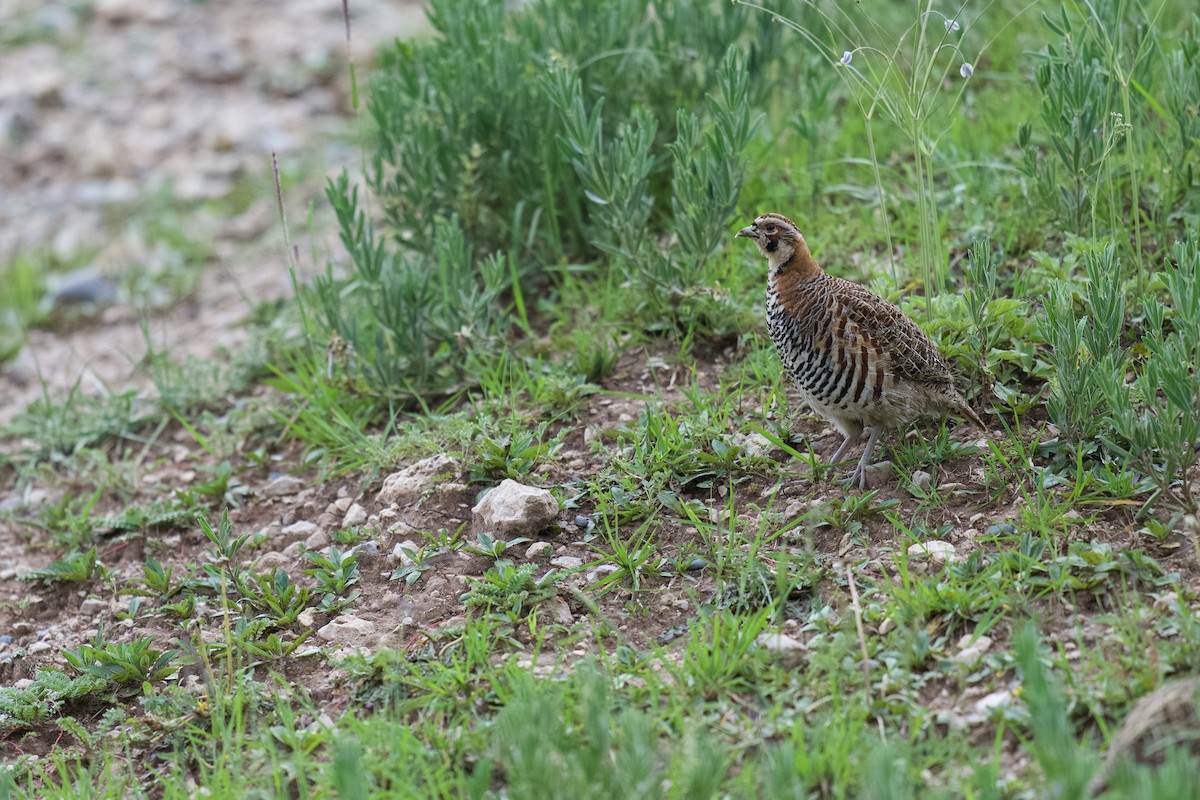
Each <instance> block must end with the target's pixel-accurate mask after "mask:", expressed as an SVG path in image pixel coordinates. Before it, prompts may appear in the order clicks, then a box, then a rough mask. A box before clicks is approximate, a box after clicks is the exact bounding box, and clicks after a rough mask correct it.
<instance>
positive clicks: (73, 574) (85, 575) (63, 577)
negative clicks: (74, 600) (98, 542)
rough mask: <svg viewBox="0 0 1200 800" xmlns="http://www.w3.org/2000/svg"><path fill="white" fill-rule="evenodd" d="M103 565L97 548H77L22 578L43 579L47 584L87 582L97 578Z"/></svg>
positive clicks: (30, 579) (29, 579)
mask: <svg viewBox="0 0 1200 800" xmlns="http://www.w3.org/2000/svg"><path fill="white" fill-rule="evenodd" d="M102 570H103V567H101V566H100V565H99V563H98V562H97V561H96V548H95V547H92V548H90V549H88V550H86V551H79V550H75V551H73V552H71V553H68V554H67V555H65V556H63V557H62V558H56V559H54V560H53V561H51V562H50V563H49V564H48V565H46V568H45V569H39V570H34V571H33V572H29V573H26V574H25V575H22V576H21V580H26V581H41V582H42V583H43V584H44V585H46V586H51V585H53V584H55V583H87V582H89V581H91V580H92V579H93V578H95V577H96V576H97V575H98V574H99V573H100V572H101V571H102Z"/></svg>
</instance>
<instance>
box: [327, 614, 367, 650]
mask: <svg viewBox="0 0 1200 800" xmlns="http://www.w3.org/2000/svg"><path fill="white" fill-rule="evenodd" d="M317 638H319V639H323V640H324V641H326V642H329V643H330V644H336V645H341V646H342V647H363V646H367V645H370V644H372V643H373V642H374V641H375V623H374V622H371V621H369V620H365V619H360V618H358V617H356V616H353V615H351V614H347V615H345V616H341V617H338V618H337V619H335V620H333V621H332V622H329V623H328V624H326V625H325V626H324V627H322V628H321V629H319V630H318V631H317Z"/></svg>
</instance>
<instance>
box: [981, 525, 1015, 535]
mask: <svg viewBox="0 0 1200 800" xmlns="http://www.w3.org/2000/svg"><path fill="white" fill-rule="evenodd" d="M1016 532H1017V529H1016V527H1015V526H1014V525H1013V524H1012V523H1009V522H997V523H996V524H995V525H988V526H987V527H986V528H984V529H983V535H984V536H1012V535H1014V534H1015V533H1016Z"/></svg>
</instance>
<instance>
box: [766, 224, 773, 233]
mask: <svg viewBox="0 0 1200 800" xmlns="http://www.w3.org/2000/svg"><path fill="white" fill-rule="evenodd" d="M774 232H775V225H774V224H771V225H768V226H767V233H774Z"/></svg>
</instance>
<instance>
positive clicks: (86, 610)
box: [79, 597, 108, 616]
mask: <svg viewBox="0 0 1200 800" xmlns="http://www.w3.org/2000/svg"><path fill="white" fill-rule="evenodd" d="M105 611H108V602H107V601H105V600H101V599H99V598H98V597H89V598H88V599H86V600H84V601H83V602H82V603H80V605H79V613H80V614H87V615H89V616H95V615H97V614H103V613H104V612H105Z"/></svg>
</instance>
